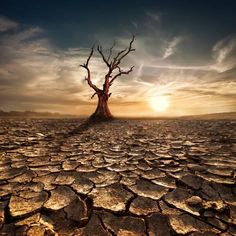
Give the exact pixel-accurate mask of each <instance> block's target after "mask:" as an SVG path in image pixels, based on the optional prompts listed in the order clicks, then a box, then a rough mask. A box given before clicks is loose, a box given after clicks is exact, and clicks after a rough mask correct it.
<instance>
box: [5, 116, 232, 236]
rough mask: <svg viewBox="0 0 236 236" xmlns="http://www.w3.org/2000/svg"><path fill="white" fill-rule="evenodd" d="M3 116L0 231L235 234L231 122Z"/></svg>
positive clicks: (112, 233) (19, 233)
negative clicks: (91, 122) (93, 121)
mask: <svg viewBox="0 0 236 236" xmlns="http://www.w3.org/2000/svg"><path fill="white" fill-rule="evenodd" d="M81 122H82V121H81V120H72V119H64V120H63V119H59V120H53V119H51V120H50V119H1V120H0V127H1V128H0V235H36V236H37V235H57V234H59V235H89V236H96V235H123V236H125V235H135V236H138V235H150V236H154V235H158V236H159V235H160V236H168V235H191V236H193V235H195V236H197V235H205V236H207V235H222V236H223V235H224V236H228V235H236V186H235V178H236V128H235V127H236V121H233V120H228V121H223V120H222V121H220V120H215V121H199V120H198V121H197V120H196V121H187V120H186V121H184V120H163V121H157V120H156V121H155V120H149V121H148V120H142V121H141V120H140V121H139V120H121V121H118V120H117V121H113V122H108V123H100V124H96V125H91V126H89V127H85V128H84V129H83V130H77V132H71V131H73V130H75V129H76V128H77V127H78V126H79V124H80V123H81Z"/></svg>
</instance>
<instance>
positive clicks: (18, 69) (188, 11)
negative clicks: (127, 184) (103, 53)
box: [0, 0, 236, 116]
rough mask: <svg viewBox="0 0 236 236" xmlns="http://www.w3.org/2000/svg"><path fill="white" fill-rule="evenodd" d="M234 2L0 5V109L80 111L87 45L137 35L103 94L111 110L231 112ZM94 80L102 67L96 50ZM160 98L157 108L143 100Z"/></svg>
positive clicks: (87, 105)
mask: <svg viewBox="0 0 236 236" xmlns="http://www.w3.org/2000/svg"><path fill="white" fill-rule="evenodd" d="M235 10H236V2H235V1H233V0H225V1H220V0H219V1H218V0H214V1H213V0H208V1H185V0H182V1H151V0H146V1H144V0H143V1H142V0H138V1H73V0H70V1H53V0H51V1H34V0H31V1H30V0H28V1H27V0H21V1H16V0H7V1H5V0H2V1H1V3H0V50H1V58H0V91H1V94H0V99H1V101H0V109H4V110H26V109H27V110H29V109H30V110H38V111H45V110H47V111H57V112H61V113H73V114H78V115H87V114H89V113H91V112H92V111H93V109H94V107H95V106H96V99H94V100H90V95H91V93H92V91H91V90H90V88H89V87H88V86H87V85H86V83H84V80H83V78H84V75H85V74H84V71H83V70H82V68H80V67H79V64H80V63H82V62H83V61H84V60H86V57H87V55H88V53H89V48H90V47H91V45H93V44H94V43H95V44H101V45H103V46H104V48H105V49H106V48H107V49H108V48H109V46H110V45H112V43H113V42H114V41H116V43H117V50H118V49H120V48H122V47H126V45H127V44H128V43H129V40H130V38H131V35H132V34H135V35H136V41H135V48H136V52H135V53H134V54H132V55H130V57H128V58H127V60H126V61H125V62H124V67H126V66H131V65H135V70H134V72H133V73H132V74H131V75H129V76H128V77H125V78H119V81H118V80H117V81H116V82H117V83H116V84H115V85H114V87H113V88H112V89H113V95H112V98H111V100H110V103H111V110H113V111H114V112H113V113H115V114H117V115H122V116H124V115H127V116H133V115H135V114H137V110H140V109H141V110H142V113H141V115H142V116H149V115H150V116H158V115H185V114H186V115H188V114H202V113H213V112H229V111H236V102H235V100H236V99H235V98H236V94H235V91H236V69H235V67H236V63H235V61H236V32H235V31H236V30H235V25H236V15H235ZM91 66H92V69H93V79H94V82H95V83H97V84H98V85H101V84H102V80H103V73H104V72H105V71H106V68H105V67H104V65H103V64H102V61H101V60H100V59H99V55H97V54H96V55H95V56H94V58H93V60H92V61H91ZM160 96H162V97H163V96H165V97H166V98H168V102H169V107H168V109H166V111H165V112H164V113H162V114H159V113H158V112H156V111H155V110H153V109H152V108H151V106H149V105H150V102H149V101H150V99H151V100H152V99H154V100H155V101H156V100H157V99H155V98H156V97H157V98H158V97H160Z"/></svg>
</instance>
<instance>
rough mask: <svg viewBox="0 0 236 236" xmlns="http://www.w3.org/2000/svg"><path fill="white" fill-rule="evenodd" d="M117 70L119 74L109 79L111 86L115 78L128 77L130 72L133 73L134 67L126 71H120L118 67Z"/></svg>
mask: <svg viewBox="0 0 236 236" xmlns="http://www.w3.org/2000/svg"><path fill="white" fill-rule="evenodd" d="M117 68H118V69H119V73H118V74H116V75H115V76H114V77H113V78H112V79H111V81H110V85H112V83H113V82H114V80H115V79H116V78H117V77H119V76H121V75H128V74H129V73H130V72H131V71H133V68H134V66H132V67H131V68H130V69H129V70H127V71H122V70H121V69H120V67H119V66H118V67H117Z"/></svg>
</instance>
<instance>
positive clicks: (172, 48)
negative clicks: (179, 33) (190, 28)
mask: <svg viewBox="0 0 236 236" xmlns="http://www.w3.org/2000/svg"><path fill="white" fill-rule="evenodd" d="M182 41H183V37H174V38H173V40H171V41H170V42H168V45H167V47H166V48H165V50H164V54H163V57H162V58H163V59H166V58H167V57H169V56H171V55H173V54H174V53H175V52H176V50H177V45H178V44H179V43H180V42H182Z"/></svg>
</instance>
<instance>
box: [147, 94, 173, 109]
mask: <svg viewBox="0 0 236 236" xmlns="http://www.w3.org/2000/svg"><path fill="white" fill-rule="evenodd" d="M149 105H150V107H151V108H152V109H153V110H154V111H156V112H164V111H166V110H167V109H168V107H169V98H168V97H165V96H158V97H152V98H151V99H150V100H149Z"/></svg>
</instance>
